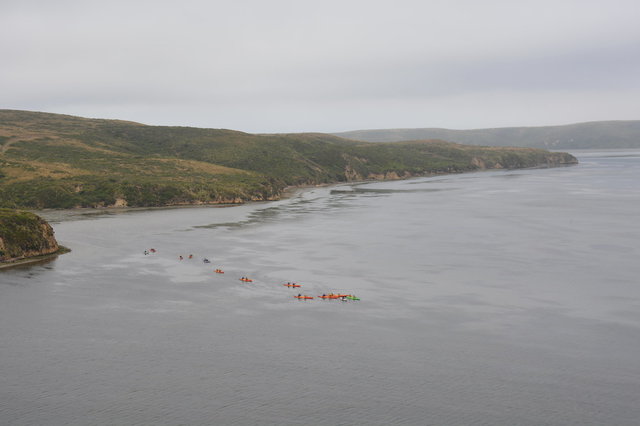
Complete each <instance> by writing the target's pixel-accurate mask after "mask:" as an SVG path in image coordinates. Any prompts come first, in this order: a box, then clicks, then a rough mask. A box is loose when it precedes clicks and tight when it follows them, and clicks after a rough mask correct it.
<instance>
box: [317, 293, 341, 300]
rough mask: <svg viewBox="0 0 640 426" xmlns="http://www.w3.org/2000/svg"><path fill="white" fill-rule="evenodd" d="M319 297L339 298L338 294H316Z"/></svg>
mask: <svg viewBox="0 0 640 426" xmlns="http://www.w3.org/2000/svg"><path fill="white" fill-rule="evenodd" d="M318 297H319V298H320V299H340V296H338V295H337V294H323V295H322V296H318Z"/></svg>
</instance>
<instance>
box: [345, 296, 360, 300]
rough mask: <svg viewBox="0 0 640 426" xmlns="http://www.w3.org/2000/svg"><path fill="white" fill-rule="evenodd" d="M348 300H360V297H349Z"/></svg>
mask: <svg viewBox="0 0 640 426" xmlns="http://www.w3.org/2000/svg"><path fill="white" fill-rule="evenodd" d="M346 299H349V300H360V298H359V297H355V296H347V297H346Z"/></svg>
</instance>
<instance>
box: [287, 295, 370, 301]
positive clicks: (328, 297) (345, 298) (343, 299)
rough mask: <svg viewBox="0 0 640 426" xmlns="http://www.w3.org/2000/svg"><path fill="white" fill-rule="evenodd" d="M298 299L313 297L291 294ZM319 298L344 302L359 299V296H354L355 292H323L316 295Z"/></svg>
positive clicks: (311, 297)
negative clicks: (320, 294)
mask: <svg viewBox="0 0 640 426" xmlns="http://www.w3.org/2000/svg"><path fill="white" fill-rule="evenodd" d="M293 297H295V298H296V299H299V300H309V299H313V296H307V295H303V294H299V293H298V295H297V296H293ZM318 298H319V299H337V300H342V301H343V302H346V301H347V300H360V298H359V297H356V296H355V294H333V293H330V294H323V295H322V296H318Z"/></svg>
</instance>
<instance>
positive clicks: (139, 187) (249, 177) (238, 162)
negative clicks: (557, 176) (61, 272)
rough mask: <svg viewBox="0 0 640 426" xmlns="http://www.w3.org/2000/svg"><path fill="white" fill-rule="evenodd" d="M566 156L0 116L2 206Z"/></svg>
mask: <svg viewBox="0 0 640 426" xmlns="http://www.w3.org/2000/svg"><path fill="white" fill-rule="evenodd" d="M575 161H576V160H575V158H573V157H572V156H570V155H568V154H564V153H550V152H547V151H544V150H535V149H516V148H486V147H485V148H481V147H473V146H464V145H457V144H452V143H446V142H442V141H414V142H403V143H368V142H358V141H353V140H348V139H343V138H339V137H336V136H331V135H326V134H282V135H254V134H247V133H243V132H237V131H231V130H220V129H199V128H190V127H165V126H146V125H142V124H139V123H132V122H126V121H119V120H97V119H86V118H80V117H72V116H65V115H59V114H47V113H37V112H28V111H13V110H0V207H8V208H36V209H40V208H71V207H104V206H166V205H180V204H197V203H241V202H244V201H250V200H271V199H277V198H278V197H279V196H280V195H281V193H282V191H283V190H284V189H285V188H286V187H287V186H293V185H316V184H325V183H334V182H344V181H352V180H365V179H393V178H403V177H409V176H422V175H429V174H438V173H456V172H464V171H472V170H478V169H483V168H518V167H537V166H544V165H559V164H571V163H574V162H575Z"/></svg>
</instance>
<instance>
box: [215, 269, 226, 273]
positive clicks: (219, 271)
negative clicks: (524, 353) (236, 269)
mask: <svg viewBox="0 0 640 426" xmlns="http://www.w3.org/2000/svg"><path fill="white" fill-rule="evenodd" d="M213 272H215V273H216V274H224V271H223V270H222V269H216V270H215V271H213Z"/></svg>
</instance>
